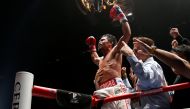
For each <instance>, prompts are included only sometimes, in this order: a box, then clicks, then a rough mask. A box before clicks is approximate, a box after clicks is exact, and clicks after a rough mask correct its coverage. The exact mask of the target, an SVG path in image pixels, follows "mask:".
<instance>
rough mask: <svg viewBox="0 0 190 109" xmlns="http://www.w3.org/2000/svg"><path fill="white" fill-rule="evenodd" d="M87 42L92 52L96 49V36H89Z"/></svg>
mask: <svg viewBox="0 0 190 109" xmlns="http://www.w3.org/2000/svg"><path fill="white" fill-rule="evenodd" d="M86 44H87V45H88V46H89V50H90V52H93V51H94V52H95V51H96V38H95V37H94V36H89V37H87V38H86Z"/></svg>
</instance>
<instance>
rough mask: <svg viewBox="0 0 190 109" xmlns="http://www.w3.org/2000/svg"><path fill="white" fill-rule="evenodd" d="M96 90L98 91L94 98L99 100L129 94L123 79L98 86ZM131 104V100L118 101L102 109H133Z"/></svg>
mask: <svg viewBox="0 0 190 109" xmlns="http://www.w3.org/2000/svg"><path fill="white" fill-rule="evenodd" d="M96 88H97V89H98V90H96V91H94V94H93V96H96V97H97V98H106V97H111V96H117V95H122V94H126V93H128V92H129V90H128V89H127V88H126V86H125V84H124V83H123V81H122V79H121V78H114V79H111V80H109V81H106V82H104V83H103V84H96ZM130 102H131V100H130V99H123V100H117V101H113V102H109V103H106V104H104V105H103V106H102V107H101V109H131V105H130Z"/></svg>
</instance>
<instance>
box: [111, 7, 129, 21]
mask: <svg viewBox="0 0 190 109" xmlns="http://www.w3.org/2000/svg"><path fill="white" fill-rule="evenodd" d="M110 17H111V18H112V19H113V20H118V21H119V22H123V21H128V20H127V18H126V16H125V14H124V13H123V11H122V10H121V8H120V7H119V6H118V5H114V6H113V7H112V8H111V10H110Z"/></svg>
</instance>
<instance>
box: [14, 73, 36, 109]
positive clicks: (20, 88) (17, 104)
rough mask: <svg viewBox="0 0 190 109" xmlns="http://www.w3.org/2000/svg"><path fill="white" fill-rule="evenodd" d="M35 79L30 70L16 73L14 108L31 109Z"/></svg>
mask: <svg viewBox="0 0 190 109" xmlns="http://www.w3.org/2000/svg"><path fill="white" fill-rule="evenodd" d="M33 80H34V75H33V74H32V73H30V72H26V71H20V72H17V73H16V77H15V84H14V93H13V103H12V109H31V102H32V87H33Z"/></svg>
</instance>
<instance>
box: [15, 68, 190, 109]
mask: <svg viewBox="0 0 190 109" xmlns="http://www.w3.org/2000/svg"><path fill="white" fill-rule="evenodd" d="M33 80H34V75H33V74H32V73H30V72H25V71H20V72H17V73H16V78H15V84H14V93H13V102H12V109H31V103H32V96H35V97H42V98H46V99H55V100H56V101H57V103H58V105H60V106H62V107H73V108H74V107H80V108H83V109H84V108H85V109H86V108H91V107H97V106H98V105H102V104H104V103H108V102H112V101H116V100H121V99H127V98H137V97H141V96H149V95H152V94H157V93H160V92H167V91H174V90H181V89H185V88H190V82H185V83H180V84H175V85H169V86H164V87H160V88H157V89H152V90H147V91H137V92H133V93H126V94H123V95H118V96H113V97H107V98H104V99H98V98H96V97H94V96H92V95H87V94H82V93H76V92H71V91H66V90H62V89H54V88H48V87H43V86H37V85H33Z"/></svg>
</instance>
